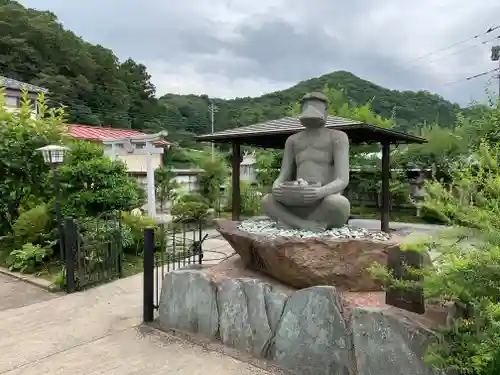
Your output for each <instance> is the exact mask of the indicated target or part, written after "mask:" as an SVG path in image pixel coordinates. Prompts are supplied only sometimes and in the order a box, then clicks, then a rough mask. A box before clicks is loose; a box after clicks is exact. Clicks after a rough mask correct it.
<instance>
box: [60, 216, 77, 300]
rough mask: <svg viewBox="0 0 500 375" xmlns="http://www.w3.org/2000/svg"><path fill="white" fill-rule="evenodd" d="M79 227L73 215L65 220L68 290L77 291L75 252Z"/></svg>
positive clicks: (69, 291)
mask: <svg viewBox="0 0 500 375" xmlns="http://www.w3.org/2000/svg"><path fill="white" fill-rule="evenodd" d="M78 235H79V233H78V227H77V225H76V223H75V220H74V219H73V218H72V217H67V218H66V219H65V220H64V252H65V258H66V292H68V293H74V292H75V291H76V283H75V252H76V253H77V252H78V245H79V238H78Z"/></svg>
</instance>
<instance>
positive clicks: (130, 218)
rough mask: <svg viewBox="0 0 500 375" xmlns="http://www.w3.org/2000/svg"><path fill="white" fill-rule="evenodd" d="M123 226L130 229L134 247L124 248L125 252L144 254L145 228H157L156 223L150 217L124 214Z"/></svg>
mask: <svg viewBox="0 0 500 375" xmlns="http://www.w3.org/2000/svg"><path fill="white" fill-rule="evenodd" d="M122 219H123V224H122V225H123V226H126V227H128V228H130V234H131V236H132V241H133V243H132V245H131V246H128V247H124V248H123V250H124V251H125V252H128V253H132V254H135V255H137V254H140V253H142V250H143V247H144V228H146V227H155V226H156V221H155V220H154V219H153V218H151V217H149V216H136V215H132V214H130V213H128V212H124V213H123V214H122Z"/></svg>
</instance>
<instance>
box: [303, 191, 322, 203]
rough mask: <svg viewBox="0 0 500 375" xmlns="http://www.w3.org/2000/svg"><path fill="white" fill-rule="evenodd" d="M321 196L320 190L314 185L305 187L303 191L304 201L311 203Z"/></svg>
mask: <svg viewBox="0 0 500 375" xmlns="http://www.w3.org/2000/svg"><path fill="white" fill-rule="evenodd" d="M322 198H323V195H322V191H321V189H320V188H316V187H306V188H305V189H304V193H303V199H304V203H306V204H313V203H315V202H317V201H319V200H320V199H322Z"/></svg>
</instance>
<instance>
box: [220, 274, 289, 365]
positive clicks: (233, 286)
mask: <svg viewBox="0 0 500 375" xmlns="http://www.w3.org/2000/svg"><path fill="white" fill-rule="evenodd" d="M287 298H288V294H287V293H284V292H282V291H279V290H273V287H272V286H271V285H270V284H268V283H265V282H262V281H260V280H257V279H251V278H241V279H226V280H223V281H221V282H219V283H218V284H217V303H218V307H219V329H220V339H221V342H222V343H223V344H224V345H227V346H230V347H233V348H236V349H238V350H241V351H243V352H247V353H251V354H253V355H254V356H255V357H265V356H266V352H267V348H268V347H269V342H270V340H271V338H272V337H273V332H274V330H275V329H276V325H277V323H278V320H279V318H280V316H281V313H282V310H283V306H284V303H285V301H286V299H287Z"/></svg>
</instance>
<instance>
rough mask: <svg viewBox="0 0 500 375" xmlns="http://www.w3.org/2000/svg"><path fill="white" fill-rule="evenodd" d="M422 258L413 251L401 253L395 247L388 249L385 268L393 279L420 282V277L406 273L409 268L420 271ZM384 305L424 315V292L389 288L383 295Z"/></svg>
mask: <svg viewBox="0 0 500 375" xmlns="http://www.w3.org/2000/svg"><path fill="white" fill-rule="evenodd" d="M423 263H424V256H423V254H421V253H418V252H415V251H401V250H400V249H399V247H397V246H395V247H392V248H390V249H389V253H388V258H387V268H388V269H389V271H390V272H392V274H393V276H394V278H396V279H398V280H407V281H422V276H420V275H414V274H411V273H409V272H408V269H409V268H413V269H417V270H421V269H422V267H423ZM385 303H387V304H388V305H391V306H395V307H399V308H400V309H404V310H408V311H411V312H414V313H417V314H423V313H425V302H424V291H423V289H422V288H414V289H399V288H389V289H388V290H387V293H386V295H385Z"/></svg>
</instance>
